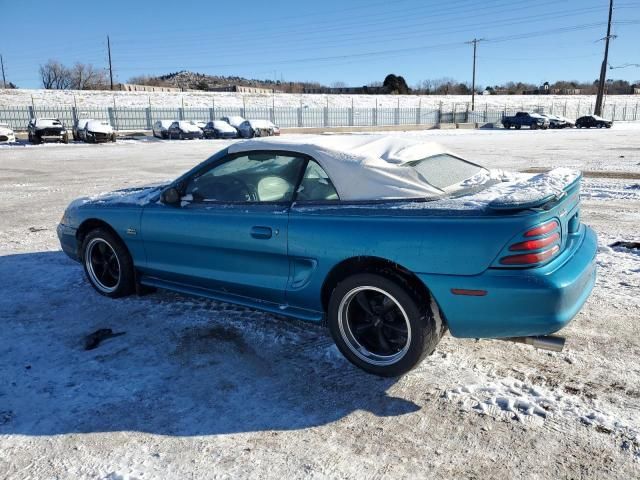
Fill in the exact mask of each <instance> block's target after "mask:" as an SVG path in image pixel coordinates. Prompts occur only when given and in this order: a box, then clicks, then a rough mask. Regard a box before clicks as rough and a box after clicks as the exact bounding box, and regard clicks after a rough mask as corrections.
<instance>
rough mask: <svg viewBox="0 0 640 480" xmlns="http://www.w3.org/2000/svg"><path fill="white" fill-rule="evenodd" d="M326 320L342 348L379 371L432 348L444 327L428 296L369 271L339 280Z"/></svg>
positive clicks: (405, 367) (400, 370) (404, 365)
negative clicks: (418, 293) (417, 294)
mask: <svg viewBox="0 0 640 480" xmlns="http://www.w3.org/2000/svg"><path fill="white" fill-rule="evenodd" d="M433 305H435V303H433ZM435 308H436V309H437V306H435ZM434 313H435V314H434ZM328 320H329V329H330V331H331V336H332V337H333V339H334V341H335V343H336V345H337V347H338V349H339V350H340V351H341V352H342V354H343V355H344V356H345V357H346V358H347V359H348V360H349V361H350V362H351V363H353V364H354V365H356V366H358V367H359V368H361V369H363V370H365V371H366V372H369V373H372V374H374V375H380V376H383V377H395V376H398V375H402V374H404V373H407V372H408V371H410V370H411V369H412V368H414V367H415V366H416V365H418V364H419V363H420V362H421V361H422V360H423V359H424V358H425V357H426V356H427V355H429V354H431V353H433V351H434V349H435V348H436V345H437V344H438V342H439V341H440V338H441V337H442V334H443V333H444V331H445V329H444V327H443V325H442V323H441V321H440V316H439V312H433V307H432V303H431V300H430V299H429V298H423V299H419V298H417V296H416V295H415V294H414V293H412V291H411V288H409V286H408V285H406V284H404V283H403V282H401V281H395V280H390V279H388V278H386V277H383V276H381V275H377V274H371V273H363V274H356V275H352V276H350V277H348V278H346V279H345V280H343V281H341V282H340V283H338V285H337V286H336V288H335V289H334V291H333V293H332V294H331V298H330V301H329V309H328Z"/></svg>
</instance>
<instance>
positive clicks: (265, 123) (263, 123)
mask: <svg viewBox="0 0 640 480" xmlns="http://www.w3.org/2000/svg"><path fill="white" fill-rule="evenodd" d="M247 121H248V122H249V125H251V127H252V128H273V127H274V126H275V125H274V124H273V123H271V122H270V121H269V120H260V119H259V120H247Z"/></svg>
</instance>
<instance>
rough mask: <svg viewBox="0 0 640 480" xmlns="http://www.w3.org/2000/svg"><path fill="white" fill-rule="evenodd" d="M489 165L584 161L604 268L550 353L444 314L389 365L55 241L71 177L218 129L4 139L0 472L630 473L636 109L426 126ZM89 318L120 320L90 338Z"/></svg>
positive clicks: (636, 279) (160, 174)
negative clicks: (86, 341)
mask: <svg viewBox="0 0 640 480" xmlns="http://www.w3.org/2000/svg"><path fill="white" fill-rule="evenodd" d="M405 135H412V136H416V135H419V136H423V137H425V139H429V140H434V141H438V142H440V143H443V144H445V145H446V146H448V147H450V148H451V149H453V150H455V151H457V152H459V153H460V154H461V155H462V156H464V157H466V158H469V159H470V160H474V161H477V162H478V163H481V164H484V165H486V166H488V167H491V168H504V169H510V170H520V171H525V170H531V169H534V170H535V169H543V168H552V167H557V166H569V167H575V168H580V169H583V170H585V171H586V173H587V175H586V178H585V179H584V183H583V206H582V215H583V221H584V222H586V223H588V224H590V225H592V226H593V227H594V228H595V229H596V231H597V233H598V235H599V240H600V244H601V246H600V250H599V253H598V257H597V260H598V265H599V271H598V273H599V278H598V282H597V285H596V288H595V290H594V292H593V294H592V296H591V297H590V299H589V300H588V302H587V304H586V305H585V307H584V308H583V310H582V311H581V313H580V314H579V315H578V316H577V317H576V318H575V320H574V321H573V322H572V323H571V324H570V325H569V327H568V328H566V329H565V330H564V331H563V334H564V335H566V336H567V337H568V341H567V348H566V349H565V351H564V352H562V353H550V352H545V351H540V350H535V349H533V348H530V347H527V346H522V345H517V344H511V343H507V342H500V341H478V342H476V341H473V340H459V339H454V338H451V337H450V336H446V337H445V338H444V339H443V341H442V342H441V344H440V345H439V347H438V348H437V350H436V352H435V354H434V355H433V356H432V357H430V358H428V359H427V360H426V361H425V362H424V363H423V364H422V365H421V366H420V368H418V369H417V370H415V371H413V372H412V373H410V374H408V375H406V376H404V377H402V378H400V379H380V378H376V377H372V376H369V375H367V374H364V373H362V372H361V371H359V370H357V369H356V368H354V367H352V366H351V365H350V364H349V363H348V362H347V361H346V360H344V359H343V358H342V357H341V356H340V354H339V353H338V352H337V350H336V349H335V347H334V346H333V344H332V341H331V339H330V337H329V335H328V332H327V331H326V330H324V329H323V328H320V327H315V326H312V325H308V324H305V323H302V322H296V321H291V320H286V319H283V318H279V317H276V316H274V315H270V314H264V313H260V312H256V311H252V310H248V309H245V308H240V307H235V306H231V305H227V304H221V303H217V302H214V301H207V300H201V299H194V298H188V297H184V296H181V295H178V294H173V293H168V292H162V291H160V292H157V293H154V294H151V295H147V296H143V297H131V298H126V299H121V300H110V299H107V298H104V297H101V296H100V295H98V294H97V293H95V292H94V291H93V290H92V289H91V287H90V286H89V285H88V283H87V282H86V281H85V279H84V276H83V272H82V269H81V267H80V266H79V265H77V264H75V263H74V262H72V261H70V260H69V259H68V258H67V257H66V256H65V255H64V254H63V253H62V252H61V251H60V249H59V245H58V241H57V238H56V235H55V227H56V224H57V222H58V221H59V220H60V217H61V215H62V213H63V211H64V208H65V207H66V205H67V204H68V203H69V202H70V201H71V200H72V199H74V198H76V197H78V196H87V195H94V194H97V193H100V192H105V191H108V190H112V189H116V188H122V187H127V186H135V185H141V184H145V183H151V182H158V181H162V180H167V179H171V178H174V177H176V176H177V175H178V174H179V173H181V172H183V171H185V170H186V169H188V168H190V167H191V166H193V165H195V164H196V163H198V162H200V161H201V160H203V159H205V158H206V157H208V156H209V155H210V154H212V153H213V152H215V151H216V150H217V149H218V148H222V147H223V146H224V145H226V144H227V142H224V141H216V140H204V141H197V140H194V141H182V142H180V141H173V142H170V141H160V140H155V139H149V138H146V139H142V140H122V141H119V142H118V143H116V144H104V145H88V144H70V145H40V146H31V145H25V144H19V145H13V146H0V328H1V332H2V334H1V335H0V366H1V367H0V477H3V478H9V479H23V478H60V479H63V478H64V479H66V478H106V479H111V480H115V479H120V478H130V479H133V478H136V479H138V478H176V479H178V478H180V479H185V478H238V477H247V476H251V477H256V478H324V477H337V478H356V477H357V478H399V477H400V478H402V477H439V478H461V477H464V478H505V479H513V478H539V479H557V478H621V479H622V478H624V479H628V478H639V477H640V360H639V359H640V251H639V250H637V249H635V250H634V249H628V248H622V247H610V245H611V244H612V243H613V242H614V241H616V240H626V241H636V242H638V241H640V227H639V225H640V127H639V126H638V125H633V124H628V125H625V124H616V125H614V127H613V128H612V129H611V130H590V131H585V130H557V131H525V130H522V131H517V132H516V131H477V130H459V131H427V132H410V133H406V134H405ZM98 328H112V329H113V330H114V331H124V332H126V334H125V335H123V336H120V337H117V338H113V339H111V340H108V341H106V342H105V343H104V344H102V345H101V346H100V347H99V348H97V349H95V350H92V351H84V350H83V338H84V336H85V335H87V334H88V333H90V332H92V331H94V330H96V329H98Z"/></svg>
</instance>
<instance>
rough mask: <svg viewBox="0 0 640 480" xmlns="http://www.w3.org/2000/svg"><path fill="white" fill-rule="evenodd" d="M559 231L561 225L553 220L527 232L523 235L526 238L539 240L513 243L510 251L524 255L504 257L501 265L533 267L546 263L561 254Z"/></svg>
mask: <svg viewBox="0 0 640 480" xmlns="http://www.w3.org/2000/svg"><path fill="white" fill-rule="evenodd" d="M559 230H560V224H559V223H558V221H557V220H551V221H548V222H545V223H543V224H541V225H537V226H535V227H533V228H531V229H529V230H527V231H526V232H525V233H524V234H523V237H524V238H527V237H539V238H531V239H530V240H524V241H520V242H516V243H513V244H512V245H510V246H509V251H511V252H523V253H521V254H518V255H508V256H506V257H503V258H501V259H500V263H501V264H502V265H510V266H519V265H526V266H533V265H536V264H539V263H543V262H546V261H547V260H549V259H550V258H552V257H553V256H554V255H556V254H557V253H558V252H560V232H559ZM521 238H522V237H521ZM540 250H542V251H540Z"/></svg>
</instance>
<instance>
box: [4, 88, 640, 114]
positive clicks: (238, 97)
mask: <svg viewBox="0 0 640 480" xmlns="http://www.w3.org/2000/svg"><path fill="white" fill-rule="evenodd" d="M470 102H471V98H470V96H469V95H420V96H419V95H401V96H398V95H325V94H289V93H276V94H242V93H229V92H215V93H214V92H111V91H107V90H102V91H100V90H95V91H94V90H83V91H77V90H28V89H18V90H0V108H1V107H16V106H31V105H35V106H36V107H38V106H40V107H50V106H56V105H58V106H63V105H66V106H78V107H79V108H90V107H113V106H114V103H115V105H117V106H119V107H148V106H152V107H156V108H161V107H171V108H177V107H182V106H184V107H204V108H210V107H213V106H214V105H215V107H216V108H224V107H234V108H240V107H272V106H275V107H308V108H323V107H327V106H328V107H333V108H350V107H352V106H354V107H356V108H375V107H376V105H377V106H378V107H383V108H395V107H398V106H400V107H401V108H417V107H419V106H421V107H422V108H431V109H437V108H439V107H440V106H442V107H443V108H444V110H446V111H450V110H451V109H453V106H454V105H457V106H458V108H457V109H458V111H462V110H464V109H465V108H466V104H468V103H470ZM594 102H595V95H480V96H476V109H477V110H478V111H481V110H483V109H484V108H485V105H486V106H487V107H488V108H489V109H490V110H491V109H503V108H509V109H530V108H535V107H537V106H541V107H545V108H546V109H547V110H549V109H551V107H552V106H553V111H554V112H563V111H564V110H565V107H566V114H567V115H568V116H569V117H570V118H575V117H576V115H575V112H576V110H577V109H578V108H579V107H580V111H581V112H583V113H582V114H583V115H586V110H587V109H591V110H593V108H592V107H591V106H592V105H593V104H594ZM638 104H640V98H639V97H638V96H637V95H611V96H608V97H607V98H606V101H605V105H616V109H620V108H625V106H626V107H627V109H628V110H629V112H628V113H627V115H633V113H632V111H633V112H635V110H634V109H636V108H637V107H636V106H637V105H638ZM636 116H637V118H638V119H640V110H638V112H637V115H636ZM627 118H629V117H627Z"/></svg>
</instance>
